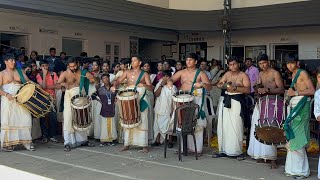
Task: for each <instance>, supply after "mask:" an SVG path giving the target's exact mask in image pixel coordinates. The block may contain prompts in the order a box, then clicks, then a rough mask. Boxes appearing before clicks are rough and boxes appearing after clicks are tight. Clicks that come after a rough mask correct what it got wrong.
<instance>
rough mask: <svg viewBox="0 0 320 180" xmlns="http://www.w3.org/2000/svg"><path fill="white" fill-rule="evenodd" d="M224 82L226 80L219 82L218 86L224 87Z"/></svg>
mask: <svg viewBox="0 0 320 180" xmlns="http://www.w3.org/2000/svg"><path fill="white" fill-rule="evenodd" d="M224 83H225V82H220V83H218V84H217V87H218V88H222V87H223V85H224Z"/></svg>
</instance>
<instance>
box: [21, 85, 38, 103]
mask: <svg viewBox="0 0 320 180" xmlns="http://www.w3.org/2000/svg"><path fill="white" fill-rule="evenodd" d="M35 90H36V85H34V84H32V83H27V84H25V85H23V86H22V87H21V88H20V90H19V91H18V96H17V101H18V102H19V103H25V102H27V101H28V100H29V99H30V98H31V97H32V95H33V93H34V91H35Z"/></svg>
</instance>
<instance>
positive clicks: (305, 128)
mask: <svg viewBox="0 0 320 180" xmlns="http://www.w3.org/2000/svg"><path fill="white" fill-rule="evenodd" d="M285 60H286V63H287V68H288V70H289V71H290V72H292V83H291V85H290V88H289V89H288V92H287V93H286V96H287V97H290V102H289V103H288V104H289V107H288V110H289V112H288V116H287V118H286V120H285V122H284V130H285V134H286V138H287V140H288V141H289V142H288V144H287V146H286V147H287V149H288V152H287V158H286V165H285V174H286V175H287V176H293V178H295V179H303V178H306V177H308V176H309V175H310V168H309V162H308V157H307V152H306V146H307V145H308V144H309V142H310V125H309V121H310V108H311V105H310V104H311V103H310V100H311V98H310V96H312V95H313V94H314V91H315V89H314V86H313V83H312V81H311V79H310V77H309V74H308V73H307V71H305V70H303V69H300V68H299V61H298V58H297V57H296V56H295V55H293V54H289V55H288V56H287V57H286V58H285Z"/></svg>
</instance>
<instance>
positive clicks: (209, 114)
mask: <svg viewBox="0 0 320 180" xmlns="http://www.w3.org/2000/svg"><path fill="white" fill-rule="evenodd" d="M205 101H206V106H207V108H205V113H206V116H207V117H206V119H207V128H206V129H207V137H208V147H210V139H211V137H212V121H213V119H214V118H215V112H214V109H213V102H212V98H211V97H210V96H208V95H206V97H205ZM208 103H209V104H208ZM209 109H210V111H209Z"/></svg>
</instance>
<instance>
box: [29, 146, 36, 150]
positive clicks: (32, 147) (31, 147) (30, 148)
mask: <svg viewBox="0 0 320 180" xmlns="http://www.w3.org/2000/svg"><path fill="white" fill-rule="evenodd" d="M28 150H29V151H35V150H36V149H35V148H34V145H32V144H31V145H30V147H29V149H28Z"/></svg>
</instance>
